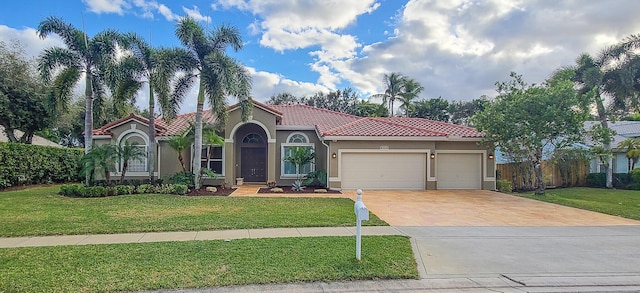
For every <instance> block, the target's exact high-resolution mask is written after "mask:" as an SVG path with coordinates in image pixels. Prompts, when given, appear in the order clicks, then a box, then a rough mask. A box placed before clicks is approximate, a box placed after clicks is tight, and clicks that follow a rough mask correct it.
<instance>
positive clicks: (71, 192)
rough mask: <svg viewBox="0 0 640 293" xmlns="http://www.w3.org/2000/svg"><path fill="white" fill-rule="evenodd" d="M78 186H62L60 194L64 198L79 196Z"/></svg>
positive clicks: (79, 186)
mask: <svg viewBox="0 0 640 293" xmlns="http://www.w3.org/2000/svg"><path fill="white" fill-rule="evenodd" d="M81 187H82V186H81V185H79V184H63V185H62V186H60V194H61V195H64V196H81V194H80V188H81Z"/></svg>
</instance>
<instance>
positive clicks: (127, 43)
mask: <svg viewBox="0 0 640 293" xmlns="http://www.w3.org/2000/svg"><path fill="white" fill-rule="evenodd" d="M122 43H123V45H124V47H125V48H127V49H128V50H130V52H131V53H132V54H130V55H127V56H125V57H124V58H122V59H121V60H120V62H119V63H118V66H116V67H115V68H114V70H113V71H112V72H113V73H114V74H113V79H112V83H113V84H114V86H113V87H114V88H115V89H116V91H115V92H116V93H118V95H117V96H119V97H120V98H121V100H122V99H125V100H130V99H134V98H135V95H136V94H137V93H138V92H139V90H140V89H141V88H142V87H143V86H144V83H148V87H149V117H148V119H149V133H148V135H149V149H148V150H147V167H148V168H147V169H148V171H149V180H150V182H153V179H154V178H153V172H154V168H155V167H154V163H155V149H156V147H155V135H156V133H155V104H156V98H157V100H158V103H159V104H160V110H161V113H162V118H163V120H165V121H167V122H169V121H171V120H172V119H174V118H175V117H176V116H177V114H178V111H179V108H180V104H181V103H182V100H183V99H184V96H185V94H186V92H180V93H176V94H174V93H172V91H171V90H170V86H171V81H172V80H173V78H174V76H175V75H176V74H177V73H178V72H191V71H192V70H193V69H194V68H192V67H190V66H191V65H192V64H194V63H195V60H194V59H193V55H191V54H190V53H189V52H188V51H186V50H184V49H180V48H171V49H165V48H159V49H155V48H153V47H151V46H150V45H149V44H148V43H147V42H146V41H145V40H144V39H143V38H141V37H140V36H138V35H136V34H133V33H129V34H125V35H124V36H123V40H122Z"/></svg>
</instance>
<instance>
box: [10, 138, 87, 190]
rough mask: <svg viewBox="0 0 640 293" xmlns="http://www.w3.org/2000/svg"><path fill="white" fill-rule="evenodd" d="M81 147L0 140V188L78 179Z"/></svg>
mask: <svg viewBox="0 0 640 293" xmlns="http://www.w3.org/2000/svg"><path fill="white" fill-rule="evenodd" d="M82 155H83V150H82V149H71V148H56V147H49V146H38V145H30V144H23V143H5V142H0V162H2V164H0V189H4V188H6V187H9V186H13V185H17V184H39V183H52V182H57V183H64V182H79V181H81V180H82V179H83V178H80V177H79V173H80V158H82Z"/></svg>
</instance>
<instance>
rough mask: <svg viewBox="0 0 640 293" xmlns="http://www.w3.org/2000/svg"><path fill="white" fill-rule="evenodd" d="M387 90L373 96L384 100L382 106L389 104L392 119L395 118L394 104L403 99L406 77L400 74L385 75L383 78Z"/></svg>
mask: <svg viewBox="0 0 640 293" xmlns="http://www.w3.org/2000/svg"><path fill="white" fill-rule="evenodd" d="M383 81H384V84H385V90H384V93H382V94H375V95H371V97H374V98H382V104H386V103H387V102H388V103H389V106H388V107H389V113H390V115H389V116H390V117H393V103H394V101H395V100H396V99H399V98H401V97H402V96H401V94H402V93H403V92H404V83H405V77H404V75H402V74H401V73H399V72H392V73H391V74H385V75H384V78H383Z"/></svg>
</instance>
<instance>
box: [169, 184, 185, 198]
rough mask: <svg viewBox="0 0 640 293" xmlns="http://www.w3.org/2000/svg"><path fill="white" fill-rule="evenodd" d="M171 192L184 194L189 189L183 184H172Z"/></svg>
mask: <svg viewBox="0 0 640 293" xmlns="http://www.w3.org/2000/svg"><path fill="white" fill-rule="evenodd" d="M172 187H173V190H172V192H171V193H172V194H177V195H185V194H187V192H188V191H189V187H188V186H186V185H184V184H173V185H172Z"/></svg>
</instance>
